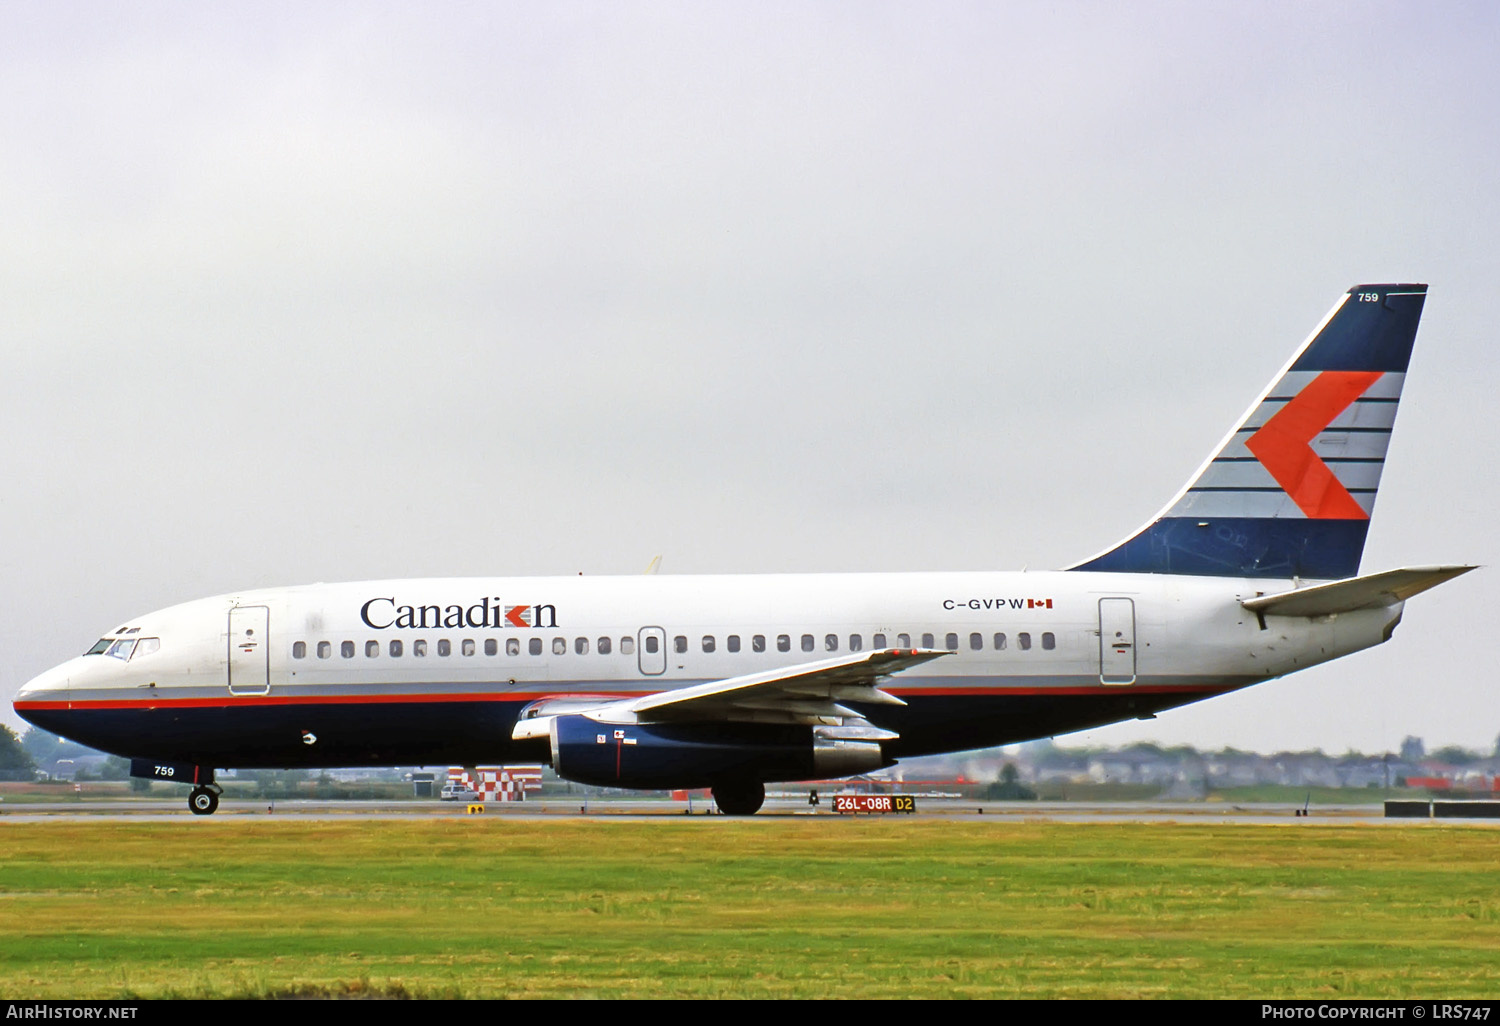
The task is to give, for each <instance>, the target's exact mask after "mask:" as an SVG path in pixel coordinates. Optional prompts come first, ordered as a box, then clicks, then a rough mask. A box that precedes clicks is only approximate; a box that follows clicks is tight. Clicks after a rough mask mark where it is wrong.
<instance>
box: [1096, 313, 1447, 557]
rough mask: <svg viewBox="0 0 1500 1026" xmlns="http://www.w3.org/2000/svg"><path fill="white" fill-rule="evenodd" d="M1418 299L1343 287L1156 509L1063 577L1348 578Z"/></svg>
mask: <svg viewBox="0 0 1500 1026" xmlns="http://www.w3.org/2000/svg"><path fill="white" fill-rule="evenodd" d="M1426 298H1427V286H1426V285H1356V286H1355V287H1354V288H1352V289H1350V290H1349V291H1348V293H1347V294H1346V295H1344V296H1343V298H1342V299H1340V300H1339V302H1338V304H1337V305H1336V306H1334V308H1333V310H1332V311H1330V312H1329V314H1328V316H1327V317H1325V318H1324V319H1323V322H1322V323H1321V324H1319V325H1318V327H1317V328H1316V329H1315V330H1314V331H1313V333H1312V335H1311V337H1309V338H1308V340H1307V341H1306V342H1305V343H1303V345H1302V347H1301V348H1300V349H1299V350H1298V351H1297V354H1296V355H1295V356H1293V357H1292V359H1291V362H1289V363H1288V364H1287V365H1286V367H1285V368H1284V369H1283V370H1282V372H1281V373H1280V374H1279V375H1277V377H1276V379H1275V380H1274V381H1273V382H1272V383H1271V386H1270V387H1269V388H1268V389H1266V391H1265V392H1264V393H1262V394H1261V396H1260V398H1259V399H1257V400H1256V401H1255V403H1254V404H1253V405H1252V406H1251V407H1250V410H1249V412H1248V413H1247V414H1246V415H1245V416H1244V417H1243V418H1242V419H1241V420H1240V422H1239V423H1238V424H1237V425H1236V426H1235V429H1234V430H1233V431H1231V432H1230V433H1229V435H1228V436H1227V437H1226V438H1225V439H1224V441H1223V442H1222V443H1221V444H1220V446H1219V448H1218V449H1217V450H1216V451H1215V452H1214V454H1213V455H1212V456H1211V457H1209V459H1208V461H1207V462H1206V463H1204V464H1203V466H1202V467H1200V468H1199V470H1198V473H1197V474H1196V475H1195V476H1194V478H1193V480H1192V481H1191V482H1189V483H1188V485H1187V486H1186V487H1185V488H1183V490H1182V491H1181V492H1179V493H1178V494H1177V496H1176V497H1175V498H1174V499H1173V500H1172V501H1171V502H1170V503H1168V504H1167V507H1166V508H1165V509H1164V510H1162V511H1161V513H1159V514H1157V516H1156V517H1155V518H1154V519H1153V520H1152V521H1151V522H1150V523H1148V524H1147V525H1146V526H1145V527H1143V528H1142V529H1141V530H1140V531H1138V532H1136V534H1134V535H1133V536H1131V537H1130V538H1127V539H1126V540H1125V541H1123V542H1121V543H1120V544H1119V545H1117V546H1116V547H1115V548H1113V549H1111V550H1109V551H1108V552H1105V553H1102V554H1100V555H1098V556H1095V557H1093V558H1092V559H1089V560H1086V561H1084V562H1082V563H1079V564H1078V565H1076V566H1073V567H1070V568H1069V569H1072V570H1113V571H1122V572H1127V573H1158V574H1196V575H1208V576H1216V577H1278V578H1291V577H1304V578H1315V579H1337V578H1343V577H1352V576H1355V575H1356V574H1358V573H1359V561H1360V556H1361V554H1362V553H1363V551H1364V546H1365V534H1366V532H1367V530H1368V529H1369V526H1370V513H1371V511H1372V510H1373V509H1374V507H1375V492H1376V489H1377V488H1378V487H1379V485H1380V472H1381V469H1382V468H1383V467H1384V465H1385V453H1386V447H1387V445H1388V444H1389V442H1390V437H1391V426H1392V424H1394V422H1395V419H1396V406H1397V404H1398V403H1399V401H1400V399H1401V386H1402V384H1403V383H1404V381H1405V379H1406V367H1407V364H1408V362H1409V361H1410V359H1411V350H1412V343H1413V342H1414V341H1415V340H1416V337H1417V322H1418V321H1419V320H1420V319H1421V316H1422V304H1423V302H1424V301H1425V300H1426Z"/></svg>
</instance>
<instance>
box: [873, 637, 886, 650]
mask: <svg viewBox="0 0 1500 1026" xmlns="http://www.w3.org/2000/svg"><path fill="white" fill-rule="evenodd" d="M870 647H871V648H885V635H884V634H877V635H875V636H874V637H873V638H871V639H870Z"/></svg>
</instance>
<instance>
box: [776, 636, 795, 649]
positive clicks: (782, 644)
mask: <svg viewBox="0 0 1500 1026" xmlns="http://www.w3.org/2000/svg"><path fill="white" fill-rule="evenodd" d="M791 650H792V639H791V637H790V636H789V635H786V634H778V635H776V651H778V652H790V651H791Z"/></svg>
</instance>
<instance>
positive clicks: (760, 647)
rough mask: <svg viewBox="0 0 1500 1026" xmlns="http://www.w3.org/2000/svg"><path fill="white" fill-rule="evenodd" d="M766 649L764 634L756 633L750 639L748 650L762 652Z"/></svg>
mask: <svg viewBox="0 0 1500 1026" xmlns="http://www.w3.org/2000/svg"><path fill="white" fill-rule="evenodd" d="M765 650H766V636H765V635H764V634H757V635H755V636H754V637H752V638H751V639H750V651H752V652H764V651H765Z"/></svg>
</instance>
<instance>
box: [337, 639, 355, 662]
mask: <svg viewBox="0 0 1500 1026" xmlns="http://www.w3.org/2000/svg"><path fill="white" fill-rule="evenodd" d="M339 655H341V656H343V657H344V658H345V659H353V658H354V642H352V641H342V642H340V643H339Z"/></svg>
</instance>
